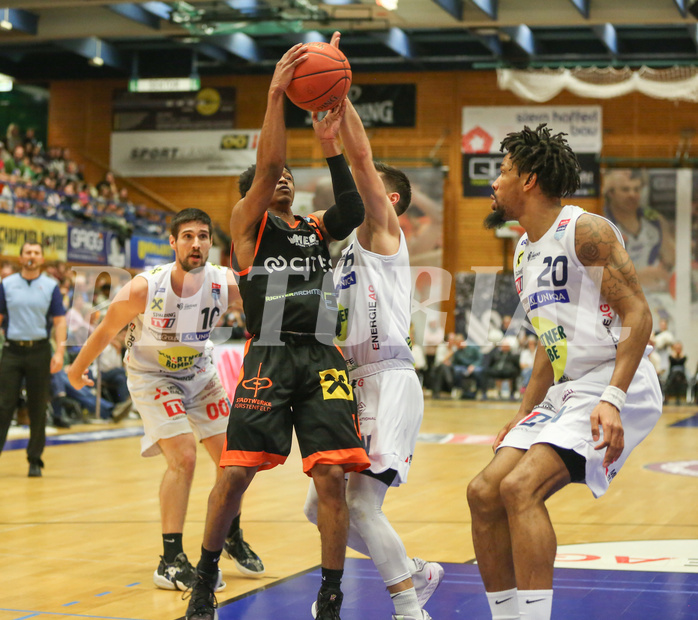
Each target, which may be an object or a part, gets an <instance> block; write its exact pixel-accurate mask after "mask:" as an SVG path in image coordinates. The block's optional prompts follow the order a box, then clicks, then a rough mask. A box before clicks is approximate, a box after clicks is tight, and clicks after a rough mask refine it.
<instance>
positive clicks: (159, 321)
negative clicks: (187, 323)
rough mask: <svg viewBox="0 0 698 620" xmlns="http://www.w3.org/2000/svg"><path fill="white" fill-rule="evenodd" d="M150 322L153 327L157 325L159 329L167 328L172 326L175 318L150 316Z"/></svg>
mask: <svg viewBox="0 0 698 620" xmlns="http://www.w3.org/2000/svg"><path fill="white" fill-rule="evenodd" d="M150 324H151V325H152V326H153V327H157V328H159V329H169V328H170V327H172V326H173V325H174V324H175V319H174V318H158V317H151V319H150Z"/></svg>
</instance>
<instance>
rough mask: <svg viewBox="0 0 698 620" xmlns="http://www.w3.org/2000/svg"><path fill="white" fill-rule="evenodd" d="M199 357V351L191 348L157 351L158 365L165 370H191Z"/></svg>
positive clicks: (171, 348) (182, 347) (172, 348)
mask: <svg viewBox="0 0 698 620" xmlns="http://www.w3.org/2000/svg"><path fill="white" fill-rule="evenodd" d="M201 355H202V353H201V351H197V350H196V349H192V348H191V347H184V346H181V347H170V348H169V349H163V350H162V351H158V364H160V366H162V367H163V368H165V369H167V370H183V369H185V368H191V367H192V366H193V365H194V364H195V363H196V361H197V360H198V359H199V358H200V357H201Z"/></svg>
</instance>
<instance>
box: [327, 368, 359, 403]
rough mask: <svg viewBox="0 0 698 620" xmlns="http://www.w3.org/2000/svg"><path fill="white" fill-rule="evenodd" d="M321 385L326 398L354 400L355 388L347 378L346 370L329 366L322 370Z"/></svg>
mask: <svg viewBox="0 0 698 620" xmlns="http://www.w3.org/2000/svg"><path fill="white" fill-rule="evenodd" d="M318 374H319V375H320V385H321V387H322V398H323V399H324V400H336V399H340V400H354V390H353V389H352V387H351V384H350V383H349V381H348V379H347V373H346V371H345V370H338V369H337V368H329V369H327V370H321V371H320V372H319V373H318Z"/></svg>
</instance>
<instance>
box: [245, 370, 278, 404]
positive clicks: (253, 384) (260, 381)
mask: <svg viewBox="0 0 698 620" xmlns="http://www.w3.org/2000/svg"><path fill="white" fill-rule="evenodd" d="M261 375H262V364H260V365H259V368H258V369H257V376H256V377H252V378H251V379H245V380H244V381H243V382H242V387H244V388H245V389H246V390H254V397H255V398H257V392H259V390H266V389H267V388H270V387H271V386H272V385H274V384H273V382H272V380H271V379H270V378H269V377H262V376H261Z"/></svg>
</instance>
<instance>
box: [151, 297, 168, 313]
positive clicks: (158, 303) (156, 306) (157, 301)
mask: <svg viewBox="0 0 698 620" xmlns="http://www.w3.org/2000/svg"><path fill="white" fill-rule="evenodd" d="M164 301H165V300H164V299H163V298H162V297H154V298H153V301H151V302H150V309H151V310H162V309H163V308H162V304H163V302H164Z"/></svg>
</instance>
